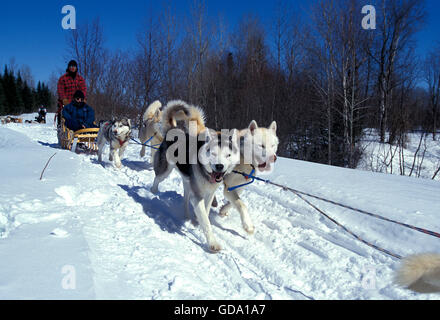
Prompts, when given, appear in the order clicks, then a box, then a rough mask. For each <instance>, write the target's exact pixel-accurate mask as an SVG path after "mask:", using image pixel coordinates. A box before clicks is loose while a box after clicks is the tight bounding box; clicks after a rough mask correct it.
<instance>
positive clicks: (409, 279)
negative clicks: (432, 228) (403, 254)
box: [394, 253, 440, 293]
mask: <svg viewBox="0 0 440 320" xmlns="http://www.w3.org/2000/svg"><path fill="white" fill-rule="evenodd" d="M394 282H395V283H396V284H398V285H400V286H403V287H407V288H408V289H410V290H412V291H415V292H419V293H433V292H440V254H436V253H423V254H417V255H413V256H409V257H407V258H405V259H404V260H403V261H402V265H401V266H400V269H399V270H398V271H397V273H396V276H395V279H394Z"/></svg>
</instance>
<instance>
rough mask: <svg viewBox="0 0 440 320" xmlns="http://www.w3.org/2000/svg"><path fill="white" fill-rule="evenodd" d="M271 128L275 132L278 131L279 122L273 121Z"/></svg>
mask: <svg viewBox="0 0 440 320" xmlns="http://www.w3.org/2000/svg"><path fill="white" fill-rule="evenodd" d="M269 129H270V130H272V131H273V132H274V133H275V132H277V123H276V122H275V120H274V121H272V123H271V124H270V126H269Z"/></svg>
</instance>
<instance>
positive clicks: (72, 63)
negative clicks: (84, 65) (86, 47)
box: [67, 60, 78, 68]
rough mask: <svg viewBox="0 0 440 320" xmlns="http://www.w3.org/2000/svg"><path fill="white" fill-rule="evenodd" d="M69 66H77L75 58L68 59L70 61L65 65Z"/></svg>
mask: <svg viewBox="0 0 440 320" xmlns="http://www.w3.org/2000/svg"><path fill="white" fill-rule="evenodd" d="M70 66H75V67H78V64H77V63H76V61H75V60H70V61H69V64H68V65H67V67H68V68H69V67H70Z"/></svg>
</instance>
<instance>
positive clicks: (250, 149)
mask: <svg viewBox="0 0 440 320" xmlns="http://www.w3.org/2000/svg"><path fill="white" fill-rule="evenodd" d="M276 130H277V124H276V122H275V121H273V122H272V123H271V124H270V126H269V127H268V128H260V127H258V125H257V122H256V121H255V120H252V121H251V123H250V124H249V126H248V128H246V129H244V130H240V131H239V134H238V136H239V141H240V164H238V165H237V166H236V167H235V168H234V171H239V172H243V173H247V174H249V173H250V172H251V171H252V170H253V169H254V170H255V172H254V175H258V174H260V173H270V172H272V170H273V164H274V163H275V161H276V159H277V156H276V152H277V149H278V143H279V140H278V137H277V135H276ZM247 182H249V180H248V179H246V178H245V177H244V176H243V175H240V174H236V173H231V174H229V175H227V176H225V177H224V179H223V184H224V187H225V188H224V195H225V198H226V199H227V200H228V201H229V202H228V203H226V204H225V205H224V206H223V207H222V208H221V209H220V215H221V216H227V215H228V213H229V210H230V209H231V207H234V208H235V209H236V210H237V211H238V212H239V213H240V216H241V222H242V225H243V228H244V230H245V231H246V232H247V233H249V234H252V233H254V231H255V227H254V225H253V223H252V220H251V218H250V216H249V213H248V210H247V207H246V205H245V204H244V202H243V200H241V199H240V193H241V191H242V188H238V189H234V190H228V188H231V187H235V186H239V185H242V184H245V183H247Z"/></svg>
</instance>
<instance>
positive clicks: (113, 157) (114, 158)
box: [108, 147, 122, 168]
mask: <svg viewBox="0 0 440 320" xmlns="http://www.w3.org/2000/svg"><path fill="white" fill-rule="evenodd" d="M108 158H109V160H110V161H114V163H115V166H116V168H120V167H121V165H122V164H121V159H120V158H119V153H118V149H116V148H113V147H110V154H109V156H108Z"/></svg>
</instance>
